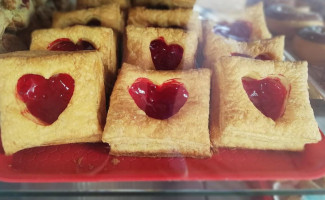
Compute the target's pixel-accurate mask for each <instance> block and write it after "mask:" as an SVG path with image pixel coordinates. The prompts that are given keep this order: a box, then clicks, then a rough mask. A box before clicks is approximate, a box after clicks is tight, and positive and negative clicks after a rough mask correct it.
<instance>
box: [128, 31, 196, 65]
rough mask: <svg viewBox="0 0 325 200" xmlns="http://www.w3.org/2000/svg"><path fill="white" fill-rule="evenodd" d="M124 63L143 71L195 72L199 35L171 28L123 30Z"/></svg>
mask: <svg viewBox="0 0 325 200" xmlns="http://www.w3.org/2000/svg"><path fill="white" fill-rule="evenodd" d="M125 45H126V46H125V48H124V58H123V60H124V62H126V63H130V64H132V65H136V66H139V67H141V68H143V69H157V70H174V69H176V70H181V69H194V68H195V65H196V64H195V62H196V60H195V58H196V51H197V47H198V36H197V34H196V33H195V32H192V31H184V30H181V29H171V28H154V27H146V28H141V27H136V26H133V25H129V26H127V28H126V42H125Z"/></svg>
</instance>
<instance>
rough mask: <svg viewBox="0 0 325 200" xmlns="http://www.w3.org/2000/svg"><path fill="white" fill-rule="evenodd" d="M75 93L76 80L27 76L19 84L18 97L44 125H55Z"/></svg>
mask: <svg viewBox="0 0 325 200" xmlns="http://www.w3.org/2000/svg"><path fill="white" fill-rule="evenodd" d="M73 92H74V79H73V78H72V77H71V76H70V75H68V74H57V75H54V76H52V77H50V78H49V79H45V78H44V77H43V76H40V75H36V74H26V75H23V76H22V77H20V79H19V80H18V82H17V95H18V97H19V98H20V99H21V100H22V101H23V102H24V103H25V104H26V106H27V109H28V111H29V112H30V113H31V114H32V115H33V116H34V117H36V118H37V119H38V120H40V122H42V123H43V124H44V125H51V124H53V123H54V122H55V121H56V120H57V119H58V117H59V115H60V114H61V113H62V112H63V111H64V110H65V109H66V107H67V106H68V104H69V102H70V99H71V97H72V95H73Z"/></svg>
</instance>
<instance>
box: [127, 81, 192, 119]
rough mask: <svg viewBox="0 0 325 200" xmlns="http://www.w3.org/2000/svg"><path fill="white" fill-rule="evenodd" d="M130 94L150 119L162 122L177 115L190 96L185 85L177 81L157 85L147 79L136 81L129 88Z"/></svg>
mask: <svg viewBox="0 0 325 200" xmlns="http://www.w3.org/2000/svg"><path fill="white" fill-rule="evenodd" d="M129 94H130V95H131V97H132V98H133V100H134V102H135V103H136V104H137V106H138V107H139V108H140V109H141V110H143V111H144V112H145V113H146V114H147V115H148V116H149V117H152V118H155V119H160V120H163V119H168V118H170V117H171V116H173V115H175V114H176V113H177V112H178V111H179V110H180V109H181V108H182V107H183V106H184V104H185V103H186V101H187V99H188V96H189V94H188V92H187V90H186V88H185V86H184V84H183V83H180V82H178V81H176V80H175V79H171V80H168V81H166V82H164V83H163V84H162V85H155V84H154V83H152V82H151V81H150V80H149V79H147V78H138V79H137V80H135V82H134V83H133V84H132V86H131V87H130V88H129Z"/></svg>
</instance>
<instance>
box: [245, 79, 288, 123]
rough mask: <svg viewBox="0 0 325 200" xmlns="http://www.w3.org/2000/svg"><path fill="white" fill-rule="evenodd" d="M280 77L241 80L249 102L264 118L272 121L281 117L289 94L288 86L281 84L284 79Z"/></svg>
mask: <svg viewBox="0 0 325 200" xmlns="http://www.w3.org/2000/svg"><path fill="white" fill-rule="evenodd" d="M280 76H281V75H280ZM280 76H279V77H267V78H264V79H261V80H257V79H253V78H250V77H243V78H242V83H243V87H244V89H245V91H246V93H247V95H248V97H249V99H250V100H251V102H252V103H253V104H254V106H255V107H256V108H257V109H258V110H259V111H261V112H262V113H263V114H264V115H265V116H266V117H269V118H271V119H273V120H274V121H276V120H277V119H279V118H280V117H282V116H283V114H284V111H285V108H286V102H287V99H288V96H289V93H290V84H288V83H287V82H283V81H282V80H283V79H285V77H284V76H281V78H280Z"/></svg>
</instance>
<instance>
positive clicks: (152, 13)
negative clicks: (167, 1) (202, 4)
mask: <svg viewBox="0 0 325 200" xmlns="http://www.w3.org/2000/svg"><path fill="white" fill-rule="evenodd" d="M128 25H134V26H138V27H160V28H181V29H184V30H189V31H194V32H196V33H197V34H198V36H199V38H200V40H202V25H201V21H200V20H199V14H198V13H197V12H195V11H193V10H192V9H181V8H179V9H173V10H156V9H147V8H145V7H136V8H133V9H131V10H130V12H129V17H128Z"/></svg>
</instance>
